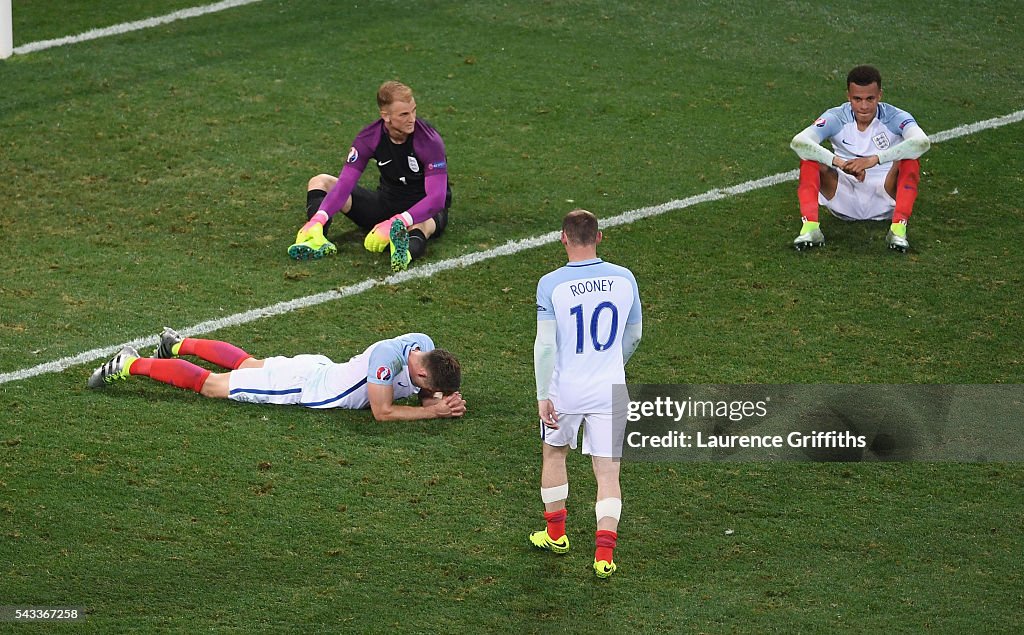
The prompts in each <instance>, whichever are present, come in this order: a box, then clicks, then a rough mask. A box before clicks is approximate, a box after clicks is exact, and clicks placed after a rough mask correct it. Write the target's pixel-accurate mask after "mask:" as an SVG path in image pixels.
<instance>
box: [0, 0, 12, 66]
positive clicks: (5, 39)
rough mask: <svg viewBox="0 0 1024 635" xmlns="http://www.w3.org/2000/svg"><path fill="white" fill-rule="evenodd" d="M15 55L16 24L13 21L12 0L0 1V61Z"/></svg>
mask: <svg viewBox="0 0 1024 635" xmlns="http://www.w3.org/2000/svg"><path fill="white" fill-rule="evenodd" d="M12 53H14V24H13V22H12V21H11V0H0V60H5V59H7V58H8V57H10V56H11V54H12Z"/></svg>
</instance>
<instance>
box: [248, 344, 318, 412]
mask: <svg viewBox="0 0 1024 635" xmlns="http://www.w3.org/2000/svg"><path fill="white" fill-rule="evenodd" d="M333 364H334V362H332V361H331V360H330V358H328V357H327V356H326V355H296V356H295V357H268V358H267V359H265V360H264V361H263V368H239V369H237V370H233V371H231V374H230V375H229V376H228V398H229V399H233V400H235V401H244V402H246V403H269V404H278V405H288V404H297V403H302V391H303V388H304V387H305V386H306V384H307V383H308V382H309V380H310V378H311V377H313V376H314V375H318V374H319V373H321V372H323V371H324V370H325V369H326V367H328V366H331V365H333Z"/></svg>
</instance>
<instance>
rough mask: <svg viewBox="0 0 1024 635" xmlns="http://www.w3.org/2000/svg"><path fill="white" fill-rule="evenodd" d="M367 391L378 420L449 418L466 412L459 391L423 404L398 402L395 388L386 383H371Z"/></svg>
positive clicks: (374, 414) (371, 407)
mask: <svg viewBox="0 0 1024 635" xmlns="http://www.w3.org/2000/svg"><path fill="white" fill-rule="evenodd" d="M366 392H367V396H368V397H369V400H370V410H371V411H372V412H373V418H374V419H376V420H377V421H417V420H421V419H449V418H454V417H461V416H462V415H464V414H466V401H465V399H463V398H462V395H461V394H460V393H457V392H456V393H452V394H450V395H448V396H446V397H442V398H440V399H437V400H436V401H432V402H431V403H430V405H426V404H424V405H422V406H406V405H401V404H396V403H395V391H394V389H393V388H392V387H391V386H388V385H385V384H369V385H368V386H367V387H366ZM431 399H432V400H433V398H431Z"/></svg>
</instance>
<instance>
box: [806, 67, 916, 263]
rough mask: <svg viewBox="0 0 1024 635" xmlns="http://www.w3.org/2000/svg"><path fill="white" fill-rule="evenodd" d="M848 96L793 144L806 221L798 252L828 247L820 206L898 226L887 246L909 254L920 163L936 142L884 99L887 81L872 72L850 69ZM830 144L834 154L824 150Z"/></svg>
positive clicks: (849, 216) (871, 69) (850, 216)
mask: <svg viewBox="0 0 1024 635" xmlns="http://www.w3.org/2000/svg"><path fill="white" fill-rule="evenodd" d="M846 97H847V100H848V101H849V103H846V104H843V105H842V106H836V107H835V108H831V109H829V110H826V111H825V112H824V113H823V114H822V115H821V117H819V118H818V119H817V120H816V121H815V122H814V123H813V124H811V125H810V126H808V127H807V128H805V129H804V130H803V131H802V132H800V133H799V134H798V135H796V136H795V137H793V142H792V143H791V144H790V146H791V147H792V148H793V150H794V151H795V152H796V153H797V156H799V157H800V159H801V161H800V184H799V185H798V186H797V198H798V199H799V201H800V214H801V216H802V217H803V227H802V228H801V229H800V235H799V236H797V237H796V239H795V240H794V241H793V247H794V248H795V249H796V250H797V251H802V250H804V249H810V248H812V247H820V246H822V245H824V244H825V235H824V234H823V233H822V232H821V229H820V227H819V224H818V205H824V206H826V207H827V208H828V209H829V211H831V212H832V214H833V215H834V216H836V217H837V218H840V219H842V220H891V224H890V225H889V233H888V234H887V235H886V242H887V243H888V244H889V248H890V249H895V250H897V251H900V252H906V251H907V249H908V248H909V247H910V243H909V242H908V241H907V220H908V219H909V218H910V214H911V213H912V212H913V209H914V200H915V199H916V198H917V184H918V182H919V181H920V179H921V163H920V161H918V157H920V156H921V155H922V154H924V153H925V152H927V151H928V148H929V147H931V141H929V139H928V135H926V134H925V133H924V131H923V130H921V127H920V126H919V125H917V122H916V121H915V120H914V117H913V116H912V115H911V114H910V113H908V112H907V111H905V110H900V109H899V108H896V107H895V106H892V105H890V104H886V103H883V102H882V101H881V99H882V76H881V74H880V73H879V72H878V69H876V68H874V67H873V66H858V67H856V68H854V69H853V70H851V71H850V73H849V74H848V75H847V77H846ZM826 138H827V139H828V140H829V141H830V142H831V144H832V149H833V152H830V151H829V150H828V149H827V148H825V147H824V146H822V145H821V142H822V141H823V140H824V139H826ZM837 168H838V169H837Z"/></svg>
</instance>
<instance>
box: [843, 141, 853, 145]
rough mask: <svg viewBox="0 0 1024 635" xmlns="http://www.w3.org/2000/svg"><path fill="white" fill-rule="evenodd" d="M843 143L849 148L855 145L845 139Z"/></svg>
mask: <svg viewBox="0 0 1024 635" xmlns="http://www.w3.org/2000/svg"><path fill="white" fill-rule="evenodd" d="M843 143H845V144H846V145H848V146H849V145H853V144H852V143H850V142H849V141H847V140H846V139H843Z"/></svg>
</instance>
